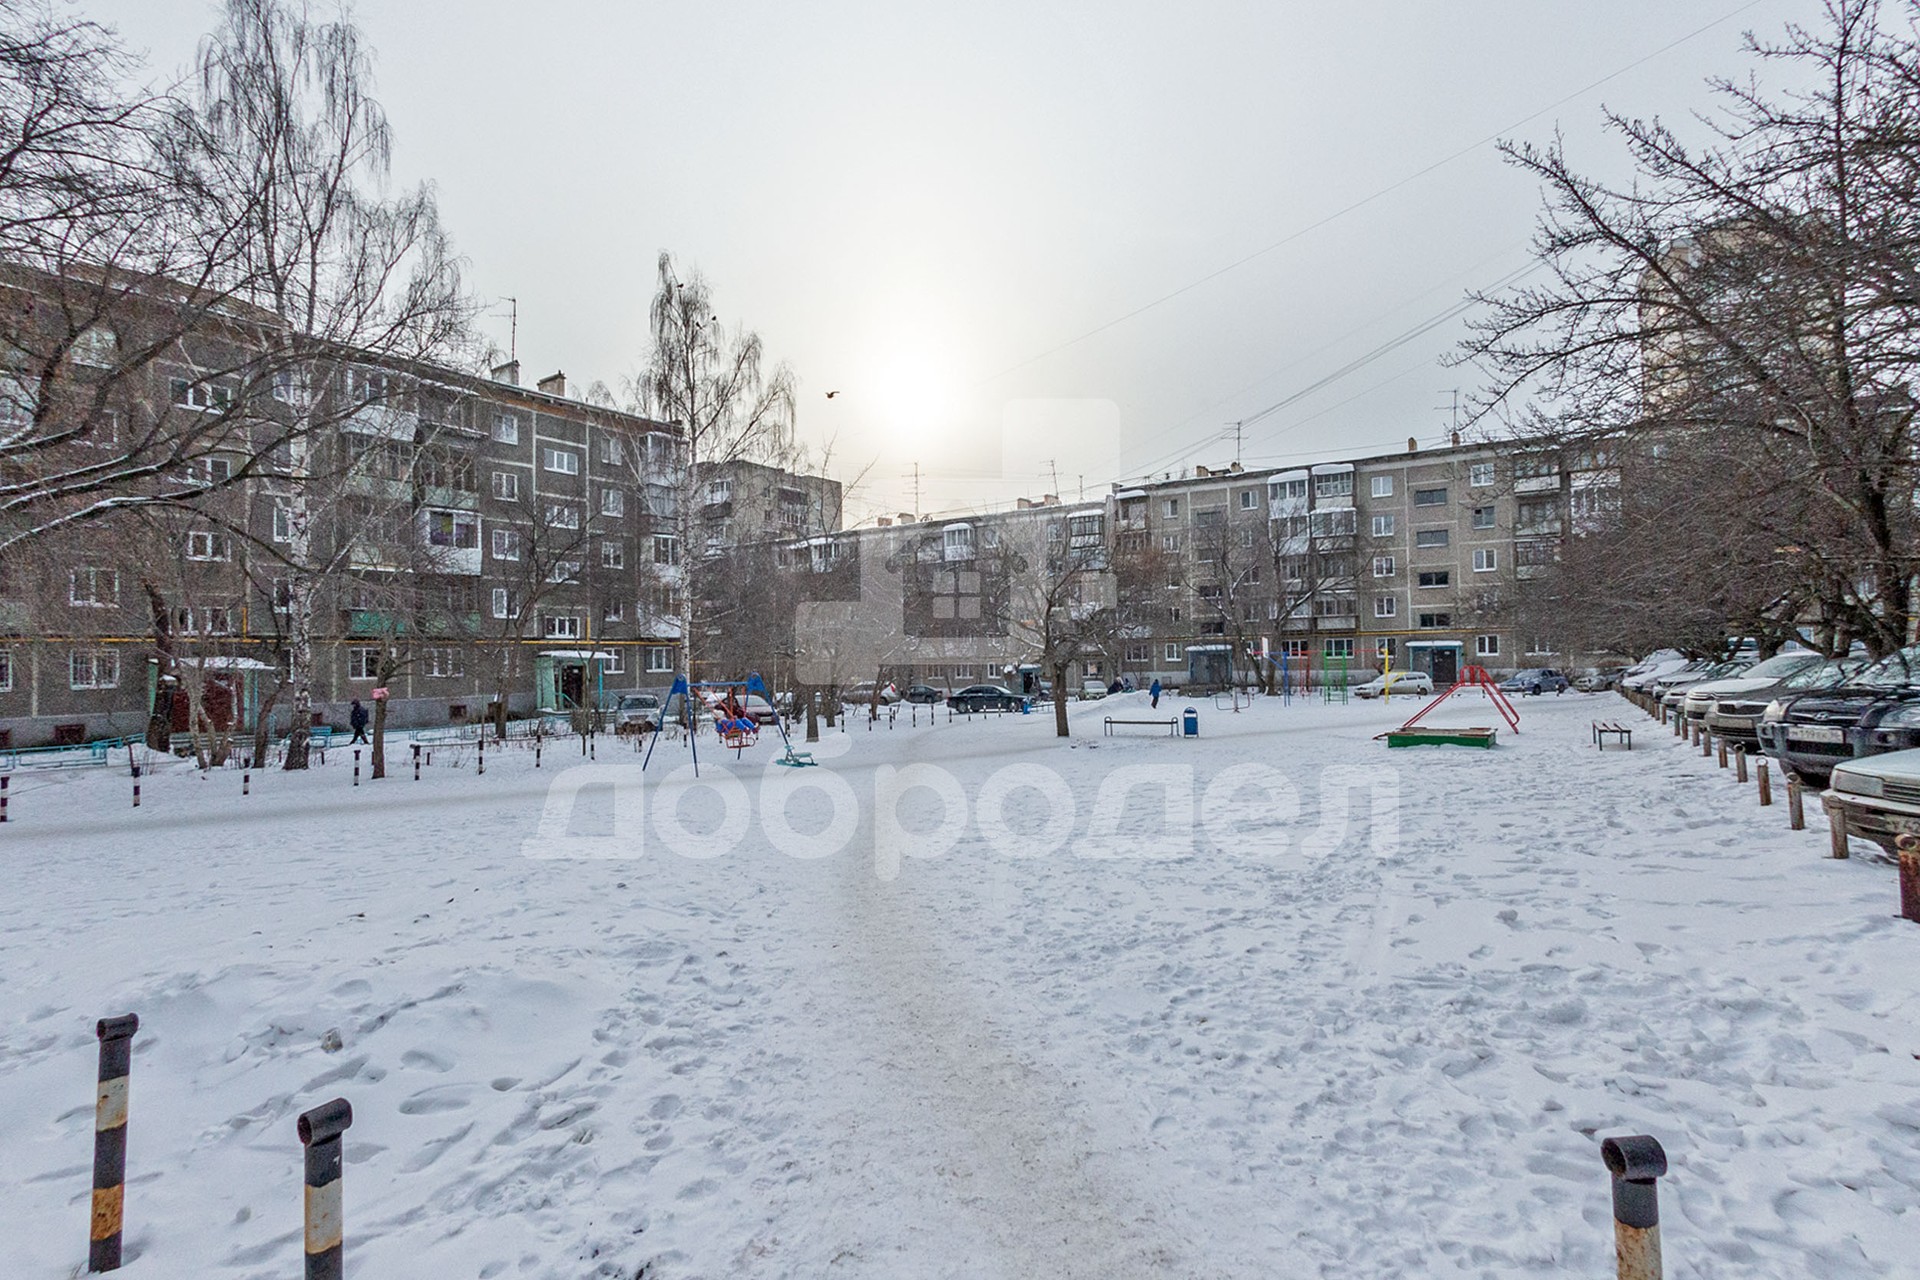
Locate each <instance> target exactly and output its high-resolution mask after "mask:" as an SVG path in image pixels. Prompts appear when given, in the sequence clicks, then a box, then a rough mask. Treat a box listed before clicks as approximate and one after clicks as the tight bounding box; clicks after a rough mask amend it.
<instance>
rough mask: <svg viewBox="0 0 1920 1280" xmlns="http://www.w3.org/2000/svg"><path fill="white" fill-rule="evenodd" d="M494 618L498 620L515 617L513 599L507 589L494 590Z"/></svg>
mask: <svg viewBox="0 0 1920 1280" xmlns="http://www.w3.org/2000/svg"><path fill="white" fill-rule="evenodd" d="M493 616H494V617H496V618H511V617H512V616H513V597H512V596H511V595H510V594H509V593H508V591H507V589H506V588H505V587H495V588H494V589H493Z"/></svg>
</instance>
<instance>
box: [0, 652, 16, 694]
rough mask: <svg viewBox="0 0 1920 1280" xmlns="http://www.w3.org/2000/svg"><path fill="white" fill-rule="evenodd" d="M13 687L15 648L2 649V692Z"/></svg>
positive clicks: (0, 669)
mask: <svg viewBox="0 0 1920 1280" xmlns="http://www.w3.org/2000/svg"><path fill="white" fill-rule="evenodd" d="M12 689H13V650H11V649H0V693H7V692H10V691H11V690H12Z"/></svg>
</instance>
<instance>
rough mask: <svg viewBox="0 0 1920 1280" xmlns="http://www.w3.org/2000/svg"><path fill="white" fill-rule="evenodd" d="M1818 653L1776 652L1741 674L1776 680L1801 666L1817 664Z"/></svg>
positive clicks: (1756, 678)
mask: <svg viewBox="0 0 1920 1280" xmlns="http://www.w3.org/2000/svg"><path fill="white" fill-rule="evenodd" d="M1819 661H1820V658H1819V655H1818V654H1812V653H1776V654H1774V655H1773V656H1772V657H1771V658H1768V659H1767V660H1766V661H1765V662H1758V663H1755V664H1754V665H1753V666H1751V667H1748V668H1747V669H1746V670H1745V671H1744V672H1742V673H1741V674H1743V675H1748V676H1752V677H1753V678H1754V679H1755V680H1760V679H1767V680H1778V679H1780V678H1781V677H1783V676H1790V675H1792V674H1793V673H1794V672H1796V671H1798V670H1800V668H1802V667H1806V666H1813V665H1818V663H1819Z"/></svg>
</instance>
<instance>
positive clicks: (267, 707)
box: [252, 682, 287, 769]
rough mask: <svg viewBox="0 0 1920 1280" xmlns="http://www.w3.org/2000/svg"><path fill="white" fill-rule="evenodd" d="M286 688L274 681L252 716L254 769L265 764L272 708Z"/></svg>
mask: <svg viewBox="0 0 1920 1280" xmlns="http://www.w3.org/2000/svg"><path fill="white" fill-rule="evenodd" d="M286 689H287V687H286V686H285V685H283V684H280V683H278V682H276V683H275V684H274V686H273V692H272V693H270V694H268V695H267V700H266V701H265V702H263V703H261V704H260V710H259V712H258V713H257V714H256V715H255V716H254V721H253V761H252V765H253V767H254V768H256V769H258V768H260V767H261V766H263V765H264V764H266V761H267V748H268V746H269V745H270V744H271V743H272V741H273V709H274V707H276V706H277V705H279V702H280V695H281V694H283V693H285V692H286Z"/></svg>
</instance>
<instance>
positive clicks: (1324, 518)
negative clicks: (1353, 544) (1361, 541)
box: [1307, 507, 1360, 538]
mask: <svg viewBox="0 0 1920 1280" xmlns="http://www.w3.org/2000/svg"><path fill="white" fill-rule="evenodd" d="M1359 524H1360V517H1359V514H1358V513H1357V512H1355V511H1354V509H1353V508H1352V507H1331V508H1328V509H1327V510H1324V511H1315V512H1314V513H1312V514H1311V515H1309V516H1308V517H1307V528H1308V530H1309V531H1311V532H1312V534H1313V536H1314V537H1316V538H1351V537H1352V536H1353V531H1354V530H1355V529H1356V528H1358V527H1359Z"/></svg>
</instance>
